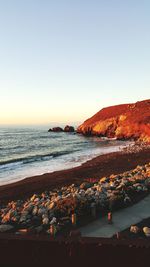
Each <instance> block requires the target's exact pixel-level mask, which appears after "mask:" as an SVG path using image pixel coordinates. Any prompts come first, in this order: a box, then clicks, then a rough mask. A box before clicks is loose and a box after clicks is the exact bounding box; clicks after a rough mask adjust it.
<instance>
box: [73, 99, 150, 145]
mask: <svg viewBox="0 0 150 267" xmlns="http://www.w3.org/2000/svg"><path fill="white" fill-rule="evenodd" d="M77 133H82V134H84V135H87V136H88V135H89V136H90V135H91V136H93V135H96V136H104V137H108V138H117V139H121V140H126V139H134V140H140V141H144V142H150V99H149V100H144V101H140V102H137V103H135V104H122V105H117V106H111V107H107V108H103V109H102V110H100V111H99V112H97V113H96V114H95V115H94V116H92V117H91V118H89V119H87V120H86V121H85V122H84V123H82V124H81V125H80V126H79V127H78V129H77Z"/></svg>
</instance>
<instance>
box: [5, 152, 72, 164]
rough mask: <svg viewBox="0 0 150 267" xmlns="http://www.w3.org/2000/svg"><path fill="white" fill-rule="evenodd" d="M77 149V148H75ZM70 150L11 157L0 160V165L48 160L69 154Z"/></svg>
mask: <svg viewBox="0 0 150 267" xmlns="http://www.w3.org/2000/svg"><path fill="white" fill-rule="evenodd" d="M76 151H77V150H76ZM71 153H72V150H65V151H60V152H54V153H49V154H40V155H33V156H27V157H20V158H13V159H10V160H6V161H1V162H0V166H3V165H6V164H12V163H17V162H18V163H22V164H28V163H32V162H36V161H43V160H50V159H52V158H56V157H60V156H63V155H67V154H71Z"/></svg>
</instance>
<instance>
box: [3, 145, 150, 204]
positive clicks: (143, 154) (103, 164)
mask: <svg viewBox="0 0 150 267" xmlns="http://www.w3.org/2000/svg"><path fill="white" fill-rule="evenodd" d="M147 162H150V148H147V149H146V148H143V149H142V150H141V151H134V152H129V151H128V150H127V151H119V152H112V153H109V154H103V155H100V156H97V157H95V158H93V159H91V160H88V161H87V162H85V163H83V164H82V165H81V166H78V167H74V168H71V169H67V170H61V171H55V172H52V173H45V174H42V175H37V176H32V177H27V178H25V179H24V180H21V181H18V182H15V183H12V184H7V185H3V186H0V202H1V203H5V202H8V201H11V200H16V199H19V198H21V199H24V198H26V197H28V196H31V195H32V194H34V193H35V192H36V193H41V192H42V191H44V190H51V189H53V188H56V187H61V186H64V185H70V184H72V183H81V182H82V181H84V180H85V179H89V178H93V179H97V180H98V179H99V178H101V177H103V176H109V175H111V174H119V173H121V172H124V171H128V170H131V169H133V168H135V167H136V166H137V165H143V164H146V163H147Z"/></svg>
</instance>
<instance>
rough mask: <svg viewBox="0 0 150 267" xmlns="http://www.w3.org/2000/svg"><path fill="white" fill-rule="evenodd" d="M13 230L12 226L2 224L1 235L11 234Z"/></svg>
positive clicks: (0, 226)
mask: <svg viewBox="0 0 150 267" xmlns="http://www.w3.org/2000/svg"><path fill="white" fill-rule="evenodd" d="M13 228H14V227H13V226H12V225H9V224H1V225H0V233H4V232H9V231H10V230H12V229H13Z"/></svg>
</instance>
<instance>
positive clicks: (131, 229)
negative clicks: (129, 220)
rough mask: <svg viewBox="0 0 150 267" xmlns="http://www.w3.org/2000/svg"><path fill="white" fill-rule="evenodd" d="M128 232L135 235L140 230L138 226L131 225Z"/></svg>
mask: <svg viewBox="0 0 150 267" xmlns="http://www.w3.org/2000/svg"><path fill="white" fill-rule="evenodd" d="M130 232H131V233H134V234H137V233H139V232H140V228H139V227H138V226H136V225H131V227H130Z"/></svg>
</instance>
